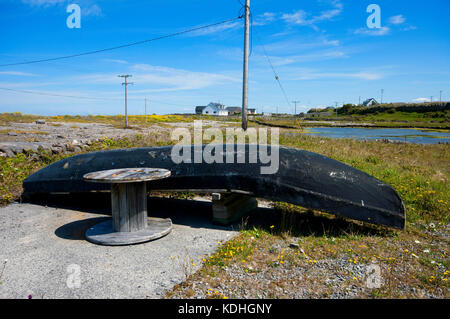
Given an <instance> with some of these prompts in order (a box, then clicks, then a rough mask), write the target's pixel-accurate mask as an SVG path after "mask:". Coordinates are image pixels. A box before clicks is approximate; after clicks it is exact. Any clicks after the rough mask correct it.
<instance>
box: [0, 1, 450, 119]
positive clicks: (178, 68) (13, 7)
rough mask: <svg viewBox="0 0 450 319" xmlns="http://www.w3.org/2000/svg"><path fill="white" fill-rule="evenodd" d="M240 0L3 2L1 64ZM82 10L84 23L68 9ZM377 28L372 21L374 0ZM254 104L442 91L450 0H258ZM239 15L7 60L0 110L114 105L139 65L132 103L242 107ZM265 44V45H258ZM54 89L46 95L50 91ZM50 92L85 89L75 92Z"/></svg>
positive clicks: (448, 83) (113, 108) (448, 86)
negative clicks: (124, 78) (71, 19)
mask: <svg viewBox="0 0 450 319" xmlns="http://www.w3.org/2000/svg"><path fill="white" fill-rule="evenodd" d="M239 1H243V0H164V1H155V0H147V1H133V0H108V1H106V0H104V1H102V0H70V1H66V0H14V1H13V0H0V30H2V31H1V38H2V44H1V46H0V64H8V63H15V62H22V61H29V60H36V59H46V58H53V57H58V56H64V55H70V54H76V53H81V52H85V51H91V50H97V49H103V48H107V47H112V46H116V45H121V44H126V43H130V42H135V41H141V40H145V39H151V38H154V37H158V36H162V35H166V34H170V33H174V32H179V31H183V30H185V29H190V28H193V27H197V26H201V25H206V24H211V23H215V22H219V21H222V20H227V19H231V18H234V17H237V16H238V14H239V10H240V8H241V5H240V4H239ZM72 3H76V4H78V5H79V6H80V7H81V9H82V12H81V28H80V29H75V28H74V29H70V28H68V27H67V25H66V19H67V17H68V16H69V13H67V12H66V7H67V6H68V5H69V4H72ZM371 3H375V4H378V5H379V6H380V8H381V28H380V29H369V28H368V27H367V24H366V20H367V18H368V17H369V15H370V13H367V12H366V8H367V6H368V5H369V4H371ZM251 9H252V16H253V37H252V39H253V41H252V54H251V57H250V82H249V90H250V91H249V105H250V107H256V108H257V109H258V110H264V111H272V112H274V111H276V109H277V107H278V110H279V112H286V113H292V112H293V109H294V107H293V104H292V103H289V104H288V101H286V98H285V97H284V95H283V93H282V91H281V90H280V87H279V86H278V83H277V82H276V81H275V79H274V75H273V72H272V69H271V68H270V65H269V63H268V61H267V58H266V56H265V53H264V49H265V51H266V52H267V55H268V56H269V59H270V61H271V62H272V64H273V66H274V68H275V70H276V72H277V73H278V75H279V78H280V81H281V84H282V85H283V87H284V89H285V91H286V94H287V96H288V99H289V101H294V100H297V101H300V104H299V105H298V106H297V110H298V111H302V110H307V109H309V108H312V107H320V106H330V105H335V103H336V102H338V103H339V104H342V103H343V102H345V103H358V101H359V97H360V96H361V99H366V98H369V97H374V98H376V99H378V100H379V99H380V94H381V93H380V91H381V89H384V101H386V102H399V101H404V102H413V101H425V100H429V99H430V98H431V96H433V99H434V100H438V99H439V91H440V90H443V100H449V98H448V96H449V94H450V65H449V61H450V41H449V39H450V38H449V30H450V22H449V21H450V19H448V15H449V13H450V2H449V1H447V0H428V1H411V0H396V1H392V0H370V1H365V0H303V1H300V0H295V1H294V0H277V1H273V0H252V2H251ZM242 46H243V20H238V21H233V22H230V23H227V24H223V25H220V26H216V27H212V28H210V29H205V30H202V31H197V32H194V33H190V34H185V35H181V36H177V37H173V38H168V39H164V40H160V41H155V42H151V43H146V44H142V45H139V46H132V47H128V48H123V49H118V50H113V51H108V52H103V53H99V54H94V55H87V56H82V57H77V58H72V59H67V60H58V61H52V62H44V63H37V64H27V65H16V66H7V67H0V88H3V89H4V88H7V89H13V90H17V91H28V92H34V93H39V94H29V93H25V92H17V91H7V90H1V89H0V112H15V111H18V112H22V113H31V114H41V115H57V114H81V115H87V114H119V113H122V112H123V108H124V107H123V87H122V86H121V79H120V78H118V77H117V75H118V74H132V75H133V78H131V79H130V80H131V81H132V82H134V85H132V86H129V113H132V114H143V113H144V98H147V99H148V101H149V102H148V112H149V113H156V114H169V113H186V112H193V110H194V107H195V106H196V105H206V104H208V103H209V102H211V101H217V102H222V103H224V104H226V105H227V106H240V105H241V103H242V102H241V92H242V57H243V50H242ZM263 48H264V49H263ZM47 94H48V95H47ZM52 95H66V96H67V95H68V96H76V97H83V98H84V99H82V98H71V97H63V96H52Z"/></svg>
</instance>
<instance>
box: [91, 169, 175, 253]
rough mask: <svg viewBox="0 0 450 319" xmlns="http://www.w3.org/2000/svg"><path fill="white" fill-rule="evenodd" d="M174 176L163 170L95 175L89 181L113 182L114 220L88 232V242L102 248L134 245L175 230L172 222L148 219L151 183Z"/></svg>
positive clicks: (107, 171) (99, 173) (125, 171)
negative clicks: (148, 196)
mask: <svg viewBox="0 0 450 319" xmlns="http://www.w3.org/2000/svg"><path fill="white" fill-rule="evenodd" d="M169 176H170V171H169V170H167V169H160V168H147V167H141V168H121V169H112V170H105V171H97V172H91V173H88V174H85V175H83V178H84V180H85V181H88V182H94V183H111V207H112V220H108V221H105V222H102V223H99V224H97V225H95V226H93V227H91V228H89V229H88V230H87V231H86V239H87V240H89V241H90V242H93V243H95V244H100V245H112V246H117V245H130V244H138V243H143V242H147V241H150V240H155V239H158V238H161V237H163V236H165V235H167V234H168V233H169V232H170V231H171V230H172V221H171V220H170V219H162V220H161V219H155V218H148V216H147V186H146V182H147V181H153V180H158V179H163V178H166V177H169Z"/></svg>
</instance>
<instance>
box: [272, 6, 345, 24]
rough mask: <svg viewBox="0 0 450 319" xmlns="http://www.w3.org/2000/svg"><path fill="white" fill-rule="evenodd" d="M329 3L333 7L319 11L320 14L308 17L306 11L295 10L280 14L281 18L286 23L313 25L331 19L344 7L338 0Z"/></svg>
mask: <svg viewBox="0 0 450 319" xmlns="http://www.w3.org/2000/svg"><path fill="white" fill-rule="evenodd" d="M331 4H332V5H333V6H334V8H333V9H331V10H326V11H322V12H320V14H318V15H315V16H312V17H311V18H308V15H309V14H308V13H307V12H306V11H304V10H297V11H295V12H293V13H291V14H288V13H285V14H283V15H282V16H281V19H283V20H284V21H285V22H286V23H288V24H294V25H309V26H313V27H315V26H314V24H316V23H318V22H322V21H327V20H331V19H333V18H335V17H337V16H338V15H340V14H341V12H342V10H343V7H344V6H343V5H342V3H341V2H340V1H339V0H334V1H332V2H331Z"/></svg>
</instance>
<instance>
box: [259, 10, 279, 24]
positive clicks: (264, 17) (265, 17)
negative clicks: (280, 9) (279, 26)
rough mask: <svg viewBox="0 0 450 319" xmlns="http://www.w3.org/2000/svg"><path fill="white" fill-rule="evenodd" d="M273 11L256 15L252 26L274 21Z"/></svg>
mask: <svg viewBox="0 0 450 319" xmlns="http://www.w3.org/2000/svg"><path fill="white" fill-rule="evenodd" d="M275 16H276V15H275V13H272V12H265V13H263V14H260V15H258V16H257V17H256V19H255V20H254V21H253V25H254V26H263V25H266V24H269V23H271V22H273V21H275Z"/></svg>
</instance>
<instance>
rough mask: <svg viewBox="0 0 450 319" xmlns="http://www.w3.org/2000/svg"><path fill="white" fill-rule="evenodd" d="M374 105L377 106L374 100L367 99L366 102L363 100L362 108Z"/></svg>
mask: <svg viewBox="0 0 450 319" xmlns="http://www.w3.org/2000/svg"><path fill="white" fill-rule="evenodd" d="M375 104H378V102H377V100H375V99H374V98H370V99H367V100H365V101H364V102H363V105H364V106H372V105H375Z"/></svg>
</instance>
